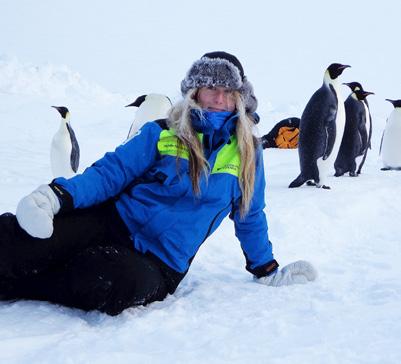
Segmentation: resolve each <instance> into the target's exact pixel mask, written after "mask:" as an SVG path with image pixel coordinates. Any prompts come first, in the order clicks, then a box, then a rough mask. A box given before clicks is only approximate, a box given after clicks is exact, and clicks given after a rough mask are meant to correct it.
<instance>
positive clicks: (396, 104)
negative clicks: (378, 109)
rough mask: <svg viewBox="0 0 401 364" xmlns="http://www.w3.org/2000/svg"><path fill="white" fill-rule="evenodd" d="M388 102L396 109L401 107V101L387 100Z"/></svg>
mask: <svg viewBox="0 0 401 364" xmlns="http://www.w3.org/2000/svg"><path fill="white" fill-rule="evenodd" d="M386 101H388V102H391V103H392V104H393V106H394V107H395V108H397V107H401V100H390V99H386Z"/></svg>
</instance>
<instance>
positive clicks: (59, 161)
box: [50, 126, 74, 178]
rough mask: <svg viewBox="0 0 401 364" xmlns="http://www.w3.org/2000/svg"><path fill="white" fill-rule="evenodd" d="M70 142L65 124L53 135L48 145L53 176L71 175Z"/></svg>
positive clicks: (72, 173)
mask: <svg viewBox="0 0 401 364" xmlns="http://www.w3.org/2000/svg"><path fill="white" fill-rule="evenodd" d="M71 150H72V144H71V139H70V135H69V133H68V130H67V128H66V127H65V126H63V127H61V128H60V129H59V130H58V132H57V133H56V134H55V135H54V137H53V140H52V143H51V147H50V163H51V169H52V173H53V176H54V177H67V178H68V177H71V176H73V175H74V172H73V170H72V168H71Z"/></svg>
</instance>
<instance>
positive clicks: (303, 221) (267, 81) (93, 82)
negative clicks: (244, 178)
mask: <svg viewBox="0 0 401 364" xmlns="http://www.w3.org/2000/svg"><path fill="white" fill-rule="evenodd" d="M1 5H2V6H1V8H2V9H1V12H0V23H1V24H2V31H1V32H0V44H2V49H1V50H0V191H1V192H0V194H1V199H0V212H5V211H11V212H15V208H16V205H17V203H18V201H19V199H20V198H21V197H22V196H24V195H25V194H27V193H29V192H31V191H32V190H33V189H34V188H36V187H37V186H38V185H40V184H42V183H48V182H49V181H50V180H51V179H52V176H51V170H50V157H49V148H50V142H51V138H52V136H53V134H54V133H55V132H56V130H57V128H58V123H59V115H58V113H57V111H56V110H54V109H53V108H51V107H50V106H51V105H57V106H62V105H63V106H67V107H68V108H69V109H70V111H71V123H72V125H73V127H74V130H75V132H76V135H77V139H78V142H79V143H80V147H81V165H80V169H79V170H80V171H82V170H83V169H84V168H85V167H87V166H89V165H90V164H91V163H92V162H93V161H95V160H96V159H98V158H100V157H101V156H102V155H103V154H104V153H105V152H106V151H108V150H113V149H114V148H115V147H116V146H117V145H118V144H119V143H121V142H123V141H124V139H125V137H126V135H127V132H128V129H129V127H130V125H131V122H132V120H133V118H134V109H133V108H124V106H125V105H127V104H128V103H130V102H132V101H133V100H134V99H135V98H136V97H137V96H139V95H141V94H144V93H148V92H157V93H165V94H167V95H168V96H170V98H172V99H173V101H176V100H178V98H179V97H180V93H179V83H180V81H181V79H182V78H183V77H184V75H185V72H186V71H187V70H188V68H189V66H190V65H191V63H192V62H193V61H194V60H195V59H197V58H199V57H200V56H201V55H202V54H203V53H205V52H207V51H212V50H227V51H229V52H232V53H234V54H236V55H237V56H238V58H239V59H240V60H241V61H242V63H243V65H244V68H245V71H246V73H247V75H248V77H249V79H250V80H251V82H252V83H253V84H254V86H255V92H256V94H257V96H258V98H259V102H260V106H259V113H260V116H261V119H262V121H261V123H260V125H259V134H260V135H262V134H264V133H266V132H267V131H269V130H270V129H271V127H272V126H273V125H274V123H275V122H277V121H279V120H280V119H281V118H284V117H288V116H300V114H301V113H302V110H303V107H304V106H305V104H306V102H307V101H308V99H309V97H310V96H311V95H312V93H313V92H314V91H315V90H316V89H317V88H318V87H320V85H321V83H322V80H323V72H324V69H325V68H326V67H327V66H328V65H329V64H330V63H332V62H340V63H345V64H350V65H351V66H352V68H351V69H347V70H345V71H344V74H343V75H342V76H341V78H342V81H343V82H350V81H360V82H361V83H362V85H363V86H364V87H365V89H367V90H369V91H372V92H375V95H374V96H370V97H369V103H370V105H371V111H372V116H373V142H372V150H370V152H369V154H368V158H367V161H366V164H365V168H364V169H363V171H362V175H361V176H360V177H358V178H350V177H348V176H344V177H341V178H335V177H329V178H328V183H329V185H330V186H331V187H332V189H331V190H330V191H327V190H319V189H315V188H311V187H301V188H298V189H291V190H290V189H288V188H287V186H288V184H289V183H290V182H291V181H292V180H293V179H294V178H295V177H296V176H297V175H298V173H299V165H298V155H297V151H295V150H273V149H268V150H266V151H265V152H264V156H265V169H266V178H267V189H266V203H267V207H266V213H267V216H268V221H269V227H270V230H269V233H270V239H271V241H272V242H273V246H274V252H275V257H276V258H277V260H278V261H279V263H280V264H281V266H284V265H286V264H288V263H290V262H292V261H294V260H298V259H305V260H309V261H311V262H312V263H313V264H314V265H315V267H316V268H317V270H318V272H319V278H318V280H317V281H316V282H314V283H310V284H307V285H298V286H290V287H280V288H272V287H265V286H263V285H259V284H256V283H255V282H253V280H252V277H251V275H250V274H249V273H248V272H246V271H245V269H244V263H245V262H244V258H243V256H242V253H241V250H240V248H239V243H238V242H237V240H236V238H235V236H234V232H233V227H232V223H231V221H229V220H228V219H227V220H225V221H224V222H223V224H222V226H221V228H220V229H219V230H218V231H217V232H216V233H215V234H214V235H213V236H212V237H211V238H210V239H209V240H208V241H207V242H206V243H205V244H204V245H203V246H202V248H201V249H200V251H199V253H198V255H197V257H196V259H195V260H194V262H193V265H192V267H191V269H190V272H189V274H188V275H187V276H186V278H185V279H184V281H183V282H182V283H181V285H180V286H179V288H178V290H177V291H176V293H175V294H174V295H171V296H169V297H168V298H167V299H166V300H165V301H163V302H157V303H153V304H151V305H149V306H147V307H140V308H132V309H128V310H126V311H124V312H123V313H122V314H121V315H119V316H117V317H109V316H107V315H104V314H101V313H98V312H90V313H84V312H82V311H79V310H74V309H69V308H65V307H60V306H57V305H51V304H49V303H46V302H32V301H24V302H2V303H0V362H7V363H74V364H75V363H88V362H94V363H98V364H101V363H110V362H115V363H136V362H143V363H184V362H185V363H251V362H253V363H273V364H276V363H294V362H299V363H306V362H307V363H310V364H314V363H329V364H330V363H338V362H342V363H346V364H347V363H352V364H354V363H400V362H401V350H400V347H401V345H400V344H401V280H400V277H401V266H400V264H399V262H400V261H401V248H400V239H399V236H400V232H399V229H398V227H399V226H398V223H397V221H398V219H397V218H396V216H400V214H401V193H400V182H401V174H400V173H399V172H392V171H389V172H383V171H380V167H381V162H380V159H379V157H378V150H379V144H380V138H381V133H382V131H383V128H384V125H385V120H386V117H387V116H388V114H389V113H390V112H391V110H392V106H391V104H389V103H388V102H385V101H384V99H385V98H391V99H397V98H401V95H400V94H399V85H400V84H401V74H400V73H399V60H400V55H401V53H400V51H399V47H398V46H397V44H398V43H397V41H398V38H397V37H398V35H399V26H398V24H399V14H400V12H401V3H400V2H398V1H396V0H393V1H392V0H384V1H381V2H376V3H371V4H367V3H366V2H362V1H355V2H352V3H351V2H349V1H345V0H339V1H336V2H335V3H333V2H330V3H329V2H324V1H323V2H322V1H317V0H316V1H309V2H298V1H289V0H283V1H280V2H279V4H278V3H276V2H274V3H273V2H256V1H255V2H247V3H244V2H243V1H238V0H231V1H228V0H221V1H218V2H217V1H212V0H204V1H202V3H192V2H181V1H175V0H173V1H169V2H164V1H161V0H160V1H157V0H148V1H146V2H133V1H128V0H127V1H123V0H115V1H114V2H113V4H111V3H110V2H108V1H96V2H95V1H87V2H82V1H78V0H70V1H68V2H66V1H60V2H57V3H55V2H54V1H50V0H42V1H40V2H36V3H32V2H31V1H28V0H20V1H18V2H17V1H7V0H3V1H2V2H1ZM342 92H343V96H344V98H345V97H346V96H347V95H348V92H349V90H348V88H347V87H345V86H344V88H343V89H342Z"/></svg>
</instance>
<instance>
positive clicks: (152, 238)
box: [54, 111, 273, 276]
mask: <svg viewBox="0 0 401 364" xmlns="http://www.w3.org/2000/svg"><path fill="white" fill-rule="evenodd" d="M214 114H216V113H206V117H205V116H204V115H203V114H202V113H201V112H199V111H193V112H192V114H191V116H192V123H193V125H194V127H195V129H196V130H197V132H199V135H200V137H201V138H202V141H203V145H204V150H205V156H206V157H207V160H208V162H209V165H210V172H209V175H208V178H207V179H206V178H205V177H203V178H202V180H201V184H200V190H201V193H200V195H195V194H194V192H193V189H192V185H191V180H190V176H189V165H188V159H187V158H185V155H184V154H182V155H180V156H181V157H182V158H180V159H179V163H177V158H176V154H177V152H175V153H174V152H173V153H169V150H168V148H169V147H174V145H173V144H174V143H170V142H169V141H173V142H174V140H176V139H175V137H174V132H173V131H171V130H170V131H169V130H164V129H163V128H162V127H161V126H160V125H159V123H156V122H149V123H146V124H145V125H144V126H143V127H142V128H141V129H140V130H139V131H138V133H137V134H136V135H135V136H134V137H133V138H132V139H130V140H128V141H127V142H125V143H124V144H122V145H120V146H119V147H117V149H116V150H115V151H114V152H110V153H106V154H105V156H104V157H103V158H101V159H100V160H98V161H97V162H95V163H94V164H93V165H92V166H91V167H89V168H87V169H86V170H85V171H84V172H83V173H82V174H80V175H77V176H75V177H73V178H71V179H65V178H57V179H56V180H55V181H54V182H55V183H56V184H57V185H60V186H62V187H63V188H64V189H65V190H67V192H69V194H70V195H71V196H72V199H73V205H74V208H86V207H89V206H93V205H96V204H99V203H101V202H104V201H106V200H108V199H110V198H115V199H116V207H117V210H118V212H119V214H120V216H121V218H122V220H123V221H124V222H125V224H126V225H127V227H128V229H129V231H130V233H131V239H132V242H133V244H134V247H135V248H136V249H137V250H139V251H141V252H143V253H147V252H150V253H152V254H154V255H156V256H157V257H158V258H159V259H161V260H162V261H163V262H164V263H166V264H167V265H168V266H169V267H171V268H172V269H174V270H175V271H177V272H180V273H183V272H186V271H187V270H188V268H189V265H190V262H191V261H192V258H193V257H194V256H195V254H196V252H197V251H198V249H199V247H200V245H201V244H202V243H203V242H204V241H205V240H206V238H207V237H209V236H210V235H211V234H212V233H213V232H214V231H215V230H216V229H217V227H218V226H219V225H220V223H221V222H222V221H223V219H224V218H225V217H226V216H227V215H230V218H231V219H232V220H233V221H234V225H235V232H236V236H237V237H238V239H239V241H240V243H241V248H242V250H243V252H244V255H245V258H246V268H247V269H248V270H249V271H250V272H252V273H254V274H256V275H257V276H262V275H266V274H267V273H270V272H267V273H264V272H265V270H266V271H268V268H267V267H268V266H269V264H270V266H271V262H272V261H273V254H272V246H271V243H270V241H269V239H268V231H267V230H268V229H267V221H266V216H265V213H264V211H263V209H264V207H265V198H264V197H265V194H264V191H265V177H264V169H263V157H262V149H261V148H260V147H258V150H257V164H256V176H255V189H254V195H253V199H252V202H251V207H250V210H249V212H248V214H247V215H246V216H245V217H244V218H241V217H240V213H239V202H240V199H241V190H240V186H239V181H238V176H237V175H235V172H234V173H232V171H231V169H232V168H231V167H232V166H230V165H226V166H223V168H221V166H217V165H216V159H219V158H220V157H217V156H218V155H221V154H222V153H225V154H226V155H227V153H228V155H230V153H231V154H232V152H227V150H229V148H230V147H231V149H232V147H233V146H235V145H236V139H235V136H234V134H235V124H236V121H237V115H235V114H230V116H229V117H228V118H226V120H223V122H221V115H223V114H220V117H218V116H216V115H214ZM202 115H203V116H202ZM226 116H227V115H225V117H226ZM219 124H222V126H220V125H219ZM216 129H217V130H216ZM166 133H167V134H166ZM166 135H167V137H166ZM168 138H170V139H168ZM232 143H235V144H232ZM219 152H221V153H220V154H219ZM235 152H236V154H238V150H237V148H236V147H235ZM224 158H225V157H224V156H223V157H222V159H221V158H220V159H221V160H223V162H224ZM230 168H231V169H230ZM222 243H227V242H222Z"/></svg>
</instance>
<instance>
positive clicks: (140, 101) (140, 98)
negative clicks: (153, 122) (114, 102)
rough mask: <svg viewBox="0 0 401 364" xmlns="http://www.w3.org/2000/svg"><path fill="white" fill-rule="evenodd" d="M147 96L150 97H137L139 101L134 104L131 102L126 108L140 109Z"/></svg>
mask: <svg viewBox="0 0 401 364" xmlns="http://www.w3.org/2000/svg"><path fill="white" fill-rule="evenodd" d="M147 96H148V95H141V96H139V97H137V99H136V100H135V101H134V102H131V103H130V104H129V105H126V106H125V107H130V106H136V107H139V106H141V104H142V103H143V102H144V101H145V99H146V97H147Z"/></svg>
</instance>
